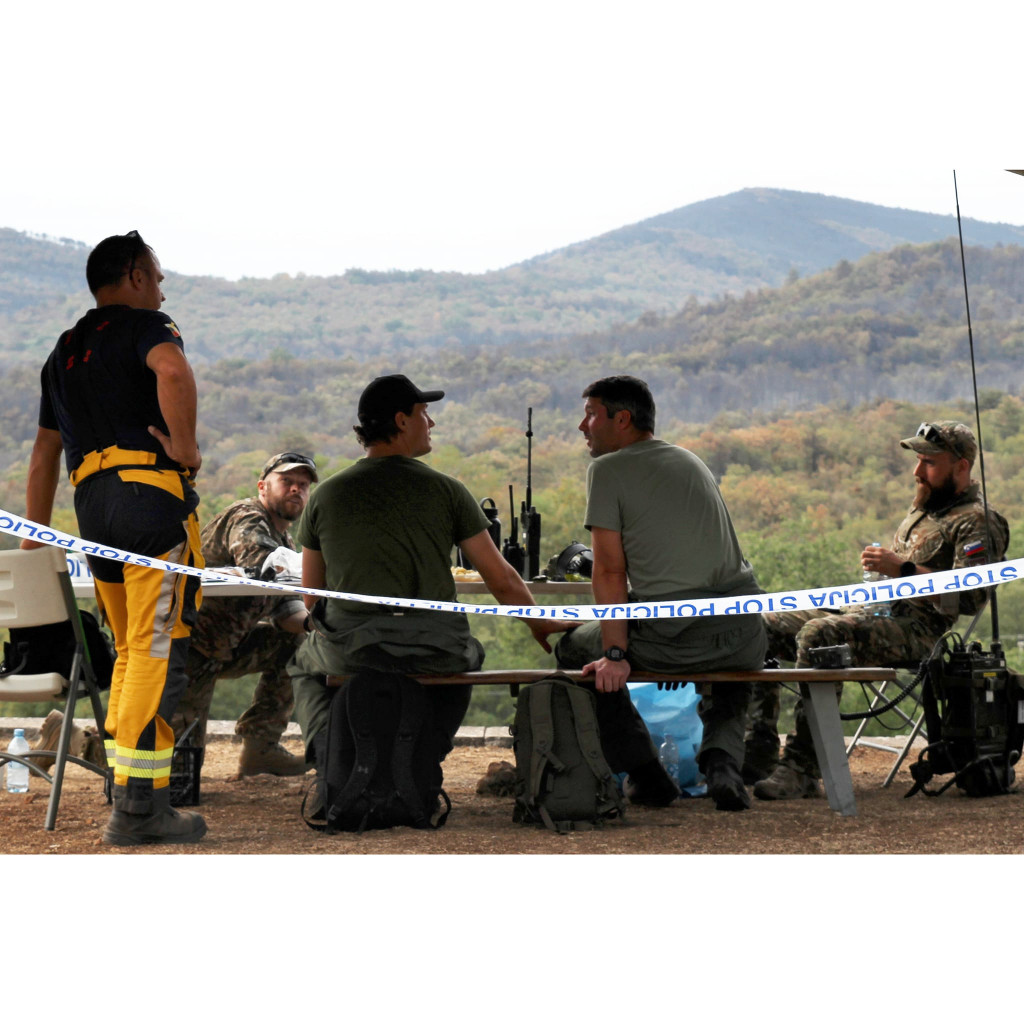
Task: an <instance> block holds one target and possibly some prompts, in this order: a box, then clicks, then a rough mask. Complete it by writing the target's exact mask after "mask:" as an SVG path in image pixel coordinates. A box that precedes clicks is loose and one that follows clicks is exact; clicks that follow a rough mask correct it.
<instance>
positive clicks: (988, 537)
mask: <svg viewBox="0 0 1024 1024" xmlns="http://www.w3.org/2000/svg"><path fill="white" fill-rule="evenodd" d="M953 196H954V197H955V199H956V230H957V234H958V235H959V238H960V270H961V272H962V273H963V278H964V303H965V305H966V306H967V342H968V346H969V348H970V353H971V383H972V386H973V388H974V429H975V431H976V433H977V438H978V466H979V468H980V471H981V501H982V505H983V507H984V509H985V544H986V547H987V549H988V555H989V557H990V558H991V557H992V555H993V554H994V552H995V548H994V547H993V546H992V524H991V521H990V520H989V515H988V488H987V487H986V484H985V446H984V444H983V443H982V437H981V405H980V404H979V402H978V370H977V366H976V364H975V360H974V332H973V331H972V330H971V300H970V298H969V296H968V293H967V260H966V258H965V257H964V230H963V226H962V225H961V223H960V193H959V192H958V190H957V187H956V171H954V172H953ZM989 600H990V602H991V605H992V639H993V640H998V639H999V611H998V609H997V607H996V588H995V587H993V588H992V593H991V594H990V595H989Z"/></svg>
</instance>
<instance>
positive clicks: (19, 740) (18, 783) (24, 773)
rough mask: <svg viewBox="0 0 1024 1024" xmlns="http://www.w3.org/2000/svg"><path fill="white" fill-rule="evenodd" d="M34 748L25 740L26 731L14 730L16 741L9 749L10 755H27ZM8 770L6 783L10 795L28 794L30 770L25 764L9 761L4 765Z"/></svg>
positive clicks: (11, 743) (13, 741)
mask: <svg viewBox="0 0 1024 1024" xmlns="http://www.w3.org/2000/svg"><path fill="white" fill-rule="evenodd" d="M31 749H32V748H31V747H30V746H29V744H28V740H27V739H25V730H24V729H15V730H14V739H12V740H11V742H10V744H8V747H7V753H8V754H17V755H18V756H19V757H20V756H22V755H24V754H27V753H28V752H29V751H30V750H31ZM4 768H5V770H6V782H7V792H8V793H27V792H28V776H29V770H28V768H27V767H26V766H25V765H23V764H18V762H17V761H8V762H6V764H5V765H4Z"/></svg>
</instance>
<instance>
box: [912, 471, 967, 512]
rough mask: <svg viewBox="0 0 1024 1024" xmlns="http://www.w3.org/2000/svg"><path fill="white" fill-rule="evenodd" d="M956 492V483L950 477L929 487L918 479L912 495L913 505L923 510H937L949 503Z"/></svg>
mask: <svg viewBox="0 0 1024 1024" xmlns="http://www.w3.org/2000/svg"><path fill="white" fill-rule="evenodd" d="M956 494H957V491H956V484H955V483H954V482H953V480H952V478H950V479H948V480H946V482H945V483H942V484H939V485H938V486H936V487H929V486H928V484H926V483H923V482H920V481H919V482H918V485H917V493H916V494H915V496H914V507H915V508H919V509H922V510H923V511H925V512H938V511H940V510H941V509H944V508H947V507H948V506H949V505H951V504H952V502H953V499H954V498H955V497H956Z"/></svg>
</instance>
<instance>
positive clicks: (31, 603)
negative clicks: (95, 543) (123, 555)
mask: <svg viewBox="0 0 1024 1024" xmlns="http://www.w3.org/2000/svg"><path fill="white" fill-rule="evenodd" d="M59 622H70V623H71V629H72V632H73V633H74V637H75V649H74V656H73V658H72V661H71V669H70V672H69V673H68V675H67V676H64V675H63V674H62V673H61V672H59V671H53V672H42V673H34V674H27V673H23V672H22V673H19V672H17V671H12V672H11V673H10V674H8V675H6V676H0V700H13V701H40V700H48V701H52V700H58V699H59V698H60V697H61V695H62V694H66V697H67V700H66V702H65V705H64V723H63V725H62V726H61V730H60V739H59V741H58V744H57V750H56V751H43V750H33V751H29V752H28V753H27V754H25V755H23V756H20V757H18V756H15V755H12V754H8V753H7V752H6V751H0V765H2V764H3V763H4V762H7V761H17V762H18V763H19V764H23V765H25V766H26V767H28V769H29V771H31V772H32V773H33V774H34V775H38V776H40V777H41V778H43V779H45V780H46V781H47V782H49V783H50V784H51V790H50V802H49V805H48V806H47V809H46V829H47V831H50V832H52V831H53V829H54V826H55V825H56V822H57V807H58V805H59V803H60V793H61V788H62V786H63V784H64V768H65V765H66V764H67V762H68V761H72V762H74V763H75V764H78V765H81V766H82V767H83V768H88V769H89V770H90V771H93V772H95V773H96V774H97V775H100V776H102V778H103V779H104V790H105V792H106V795H107V801H108V803H109V801H110V795H111V783H112V773H111V771H110V769H109V768H107V767H99V766H97V765H94V764H92V763H91V762H90V761H86V760H84V759H83V758H80V757H75V756H73V755H71V754H69V753H68V744H69V743H70V741H71V729H72V727H73V724H74V722H73V719H74V711H75V703H76V701H77V700H78V697H79V692H80V689H81V687H82V686H84V687H85V690H86V692H87V693H88V694H89V698H90V700H91V701H92V710H93V716H94V717H95V719H96V727H97V729H98V730H99V735H100V736H101V737H102V736H103V721H104V717H105V716H104V712H103V705H102V704H101V703H100V693H99V687H98V686H97V683H96V675H95V673H94V672H93V668H92V659H91V657H90V654H89V648H88V646H87V644H86V640H85V634H84V633H83V631H82V620H81V618H80V617H79V614H78V605H77V603H76V602H75V595H74V591H73V590H72V589H71V578H70V576H69V575H68V565H67V559H66V557H65V554H64V552H63V550H62V549H61V548H57V547H45V548H34V549H32V550H31V551H0V627H11V626H14V627H16V628H17V627H30V626H46V625H50V624H53V623H59ZM54 755H56V759H55V761H54V769H53V776H52V777H51V776H50V775H48V774H47V773H46V772H45V771H44V770H43V769H42V768H41V767H40V766H39V765H37V764H35V763H34V762H33V760H32V759H33V758H34V757H45V756H49V757H54Z"/></svg>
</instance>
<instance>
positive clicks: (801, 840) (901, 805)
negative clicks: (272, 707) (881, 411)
mask: <svg viewBox="0 0 1024 1024" xmlns="http://www.w3.org/2000/svg"><path fill="white" fill-rule="evenodd" d="M286 745H287V746H289V748H290V749H292V750H294V751H296V752H297V751H298V749H299V744H298V741H296V740H288V741H287V742H286ZM238 751H239V747H238V746H237V745H236V744H235V743H233V742H232V741H231V740H229V739H218V740H215V741H213V742H212V743H211V744H210V745H209V749H208V751H207V756H206V763H205V765H204V769H203V779H202V803H201V805H200V806H199V807H198V808H197V810H199V811H200V812H201V813H202V814H203V815H204V816H205V818H206V821H207V824H208V825H209V832H208V833H207V835H206V837H205V838H204V839H203V841H202V842H201V843H199V844H197V845H195V846H179V847H174V846H153V847H137V848H128V849H125V848H117V847H109V846H104V845H103V844H102V843H101V841H100V835H101V833H102V831H103V826H104V824H105V822H106V819H107V816H108V813H109V810H108V808H107V806H106V803H105V801H104V798H103V794H102V784H101V782H100V780H99V779H98V777H97V776H95V775H92V774H90V773H89V772H87V771H85V770H84V769H82V768H79V767H77V766H74V765H71V766H69V769H68V774H67V776H66V778H65V786H64V794H63V796H62V799H61V806H60V813H59V815H58V818H57V828H56V830H55V831H53V832H47V831H45V830H44V828H43V820H44V817H45V813H46V801H47V798H48V796H49V787H48V786H47V785H46V784H45V783H43V782H41V781H40V780H38V779H36V780H35V781H34V783H33V785H32V788H31V790H30V792H28V793H26V794H23V795H21V794H19V795H15V794H11V793H7V792H6V791H0V849H2V851H3V852H4V853H7V854H96V855H102V856H137V855H152V854H176V855H192V856H194V855H200V856H202V855H209V854H339V853H342V854H363V855H365V854H413V853H420V854H511V853H529V854H612V853H613V854H691V853H693V854H709V853H718V854H766V853H767V854H815V853H826V854H897V853H911V854H973V853H998V854H1019V853H1021V852H1022V851H1024V794H1022V793H1021V792H1013V793H1011V794H1009V795H1008V796H1002V797H990V798H986V799H970V798H968V797H965V796H963V795H961V793H960V792H959V791H958V790H957V789H956V788H955V787H953V788H951V789H949V790H947V792H946V793H944V794H943V795H942V796H939V797H935V798H929V797H926V796H924V795H923V794H918V795H916V796H914V797H913V798H912V799H910V800H906V799H904V794H905V793H906V792H907V791H908V790H909V788H910V786H911V779H910V775H909V773H908V771H907V768H906V765H904V766H903V767H902V768H901V771H900V773H899V775H898V776H897V778H896V780H895V782H894V783H893V785H892V786H891V787H890V788H888V789H883V788H882V785H881V784H882V781H883V780H884V778H885V775H886V773H887V771H888V769H889V767H890V766H891V764H892V757H891V756H890V755H889V754H887V753H884V752H880V751H875V750H869V749H858V750H855V751H854V753H853V755H852V756H851V759H850V763H851V769H852V772H853V780H854V787H855V790H856V795H857V805H858V812H859V813H858V815H857V816H856V817H852V818H843V817H840V816H839V815H837V814H835V813H834V812H833V811H831V810H830V809H829V807H828V803H827V801H826V800H825V799H824V798H822V799H816V800H815V799H811V800H798V801H787V802H784V803H765V802H761V801H758V800H755V801H754V806H753V807H752V808H751V809H750V810H749V811H745V812H742V813H727V812H720V811H716V810H715V808H714V806H713V805H712V804H711V802H710V801H709V800H707V799H686V800H681V801H679V802H677V804H676V805H675V806H673V807H669V808H664V809H651V808H644V807H630V808H629V809H628V810H627V814H626V819H625V821H624V822H622V823H616V824H611V825H608V826H606V827H605V828H603V829H599V830H595V831H592V832H579V833H574V834H571V835H555V834H553V833H550V832H548V831H546V830H545V829H543V828H534V827H524V826H520V825H515V824H513V822H512V798H511V797H494V796H479V795H477V793H476V784H477V781H478V779H480V777H481V776H482V775H483V774H484V773H485V772H486V770H487V766H488V765H489V764H490V763H491V762H492V761H495V760H502V759H507V760H510V761H511V760H512V751H511V750H510V749H508V748H500V747H498V748H496V747H481V746H476V747H472V746H460V747H456V749H455V750H454V751H453V752H452V754H451V755H450V756H449V758H448V760H447V761H446V762H445V788H446V790H447V791H448V794H449V796H450V797H451V800H452V804H453V810H452V813H451V816H450V818H449V819H448V823H447V825H446V826H445V827H444V828H442V829H440V830H439V831H437V832H421V831H417V830H414V829H406V828H399V829H391V830H388V831H384V832H371V833H366V834H364V835H362V836H355V835H337V836H323V835H321V834H319V833H316V832H314V831H312V830H311V829H309V828H308V827H307V826H306V825H305V824H304V823H303V821H302V820H301V818H300V817H299V806H300V803H301V798H302V793H303V791H304V789H305V787H306V785H307V784H308V780H309V778H311V777H312V776H307V777H306V778H305V779H303V778H286V779H281V778H275V777H273V776H269V775H260V776H256V777H249V778H244V779H235V778H234V770H235V766H236V763H237V758H238ZM940 781H942V780H941V779H940ZM933 785H934V783H933Z"/></svg>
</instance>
